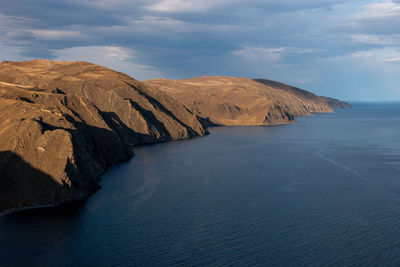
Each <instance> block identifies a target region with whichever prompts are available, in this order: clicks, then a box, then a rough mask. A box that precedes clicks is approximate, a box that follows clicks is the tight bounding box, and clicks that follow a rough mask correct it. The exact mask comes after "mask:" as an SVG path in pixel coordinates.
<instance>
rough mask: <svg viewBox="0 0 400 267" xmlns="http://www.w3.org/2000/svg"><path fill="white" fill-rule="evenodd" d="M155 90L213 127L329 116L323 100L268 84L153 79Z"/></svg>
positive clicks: (228, 79) (235, 80) (214, 79)
mask: <svg viewBox="0 0 400 267" xmlns="http://www.w3.org/2000/svg"><path fill="white" fill-rule="evenodd" d="M146 83H147V84H148V85H150V86H154V87H157V88H159V89H161V90H163V91H165V92H166V93H168V94H170V95H171V96H173V97H175V98H176V99H177V100H179V101H180V102H183V103H185V105H186V106H187V108H188V109H189V110H191V111H192V112H193V113H194V114H196V115H197V116H198V117H200V118H201V119H202V120H203V121H206V122H208V123H210V124H216V125H273V124H282V123H290V122H293V121H294V117H296V116H308V115H311V114H312V113H317V112H332V109H331V108H330V107H329V106H328V104H327V102H326V101H325V99H324V98H322V97H319V96H316V95H314V94H312V93H309V92H307V91H304V90H301V89H298V88H294V87H291V86H288V85H284V84H281V83H277V82H273V81H269V80H261V79H258V80H251V79H248V78H234V77H215V76H212V77H211V76H205V77H198V78H192V79H186V80H165V79H153V80H148V81H146Z"/></svg>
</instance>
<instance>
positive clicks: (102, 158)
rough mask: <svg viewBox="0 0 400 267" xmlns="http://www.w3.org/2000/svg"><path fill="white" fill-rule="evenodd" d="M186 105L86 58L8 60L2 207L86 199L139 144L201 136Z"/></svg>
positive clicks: (3, 89) (1, 86)
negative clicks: (101, 177) (110, 168)
mask: <svg viewBox="0 0 400 267" xmlns="http://www.w3.org/2000/svg"><path fill="white" fill-rule="evenodd" d="M206 133H207V131H206V129H204V128H203V126H202V125H201V123H200V122H199V121H198V120H197V118H196V116H194V115H193V114H192V113H190V112H189V111H188V110H187V109H186V108H185V107H184V106H183V105H182V104H180V103H178V102H177V101H176V100H174V99H173V98H171V97H170V96H168V95H167V94H165V93H163V92H162V91H160V90H158V89H156V88H148V87H147V86H146V85H144V84H143V83H140V82H138V81H136V80H134V79H132V78H131V77H129V76H127V75H125V74H122V73H118V72H115V71H112V70H110V69H107V68H105V67H101V66H97V65H94V64H90V63H85V62H54V61H48V60H34V61H25V62H3V63H1V64H0V212H1V211H4V210H7V209H15V208H18V207H29V206H38V205H51V204H60V203H63V202H68V201H72V200H78V199H81V198H82V197H84V196H87V195H88V194H90V193H91V192H93V191H94V190H95V189H96V187H97V182H98V176H99V175H100V174H102V173H103V172H104V171H105V170H106V168H107V166H109V165H111V164H115V163H117V162H120V161H122V160H126V159H128V158H129V157H131V156H132V152H131V146H133V145H138V144H146V143H154V142H161V141H168V140H177V139H184V138H190V137H194V136H201V135H204V134H206Z"/></svg>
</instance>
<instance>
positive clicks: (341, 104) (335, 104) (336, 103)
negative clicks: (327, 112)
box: [323, 96, 351, 108]
mask: <svg viewBox="0 0 400 267" xmlns="http://www.w3.org/2000/svg"><path fill="white" fill-rule="evenodd" d="M323 98H325V100H326V103H328V105H329V106H330V107H331V108H351V106H350V104H349V103H347V102H345V101H342V100H339V99H336V98H332V97H326V96H323Z"/></svg>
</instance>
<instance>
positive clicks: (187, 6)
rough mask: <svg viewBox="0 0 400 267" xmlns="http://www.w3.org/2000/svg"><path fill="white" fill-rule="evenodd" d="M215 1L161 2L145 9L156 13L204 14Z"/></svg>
mask: <svg viewBox="0 0 400 267" xmlns="http://www.w3.org/2000/svg"><path fill="white" fill-rule="evenodd" d="M216 2H217V1H212V2H211V1H201V0H200V1H193V0H192V1H187V0H163V1H160V2H158V3H156V4H154V5H150V6H147V7H146V9H148V10H151V11H156V12H171V13H183V12H204V11H206V10H207V9H208V8H210V7H211V6H213V5H215V4H216Z"/></svg>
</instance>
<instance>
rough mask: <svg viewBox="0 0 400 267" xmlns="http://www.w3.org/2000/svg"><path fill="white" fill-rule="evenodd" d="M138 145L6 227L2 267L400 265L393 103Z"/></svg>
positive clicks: (1, 227) (397, 106)
mask: <svg viewBox="0 0 400 267" xmlns="http://www.w3.org/2000/svg"><path fill="white" fill-rule="evenodd" d="M352 106H353V107H352V108H351V109H340V110H336V111H335V113H327V114H315V115H313V116H310V117H302V118H297V122H296V123H293V124H288V125H279V126H268V127H261V126H260V127H258V126H249V127H214V128H210V135H208V136H205V137H201V138H194V139H191V140H184V141H176V142H170V143H161V144H155V145H149V146H141V147H137V148H136V149H135V156H134V157H133V158H132V159H131V160H130V161H129V162H126V163H123V164H119V165H116V166H113V167H111V168H110V169H109V171H108V172H107V173H106V174H105V175H103V176H102V179H101V188H100V189H99V190H98V191H97V192H96V193H95V194H93V195H92V196H90V197H89V198H87V199H85V200H84V201H82V202H80V203H76V204H74V205H70V206H66V207H63V208H59V209H54V208H53V209H41V210H30V211H25V212H20V213H14V214H10V215H7V216H3V217H0V266H400V103H396V102H387V103H352Z"/></svg>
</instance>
